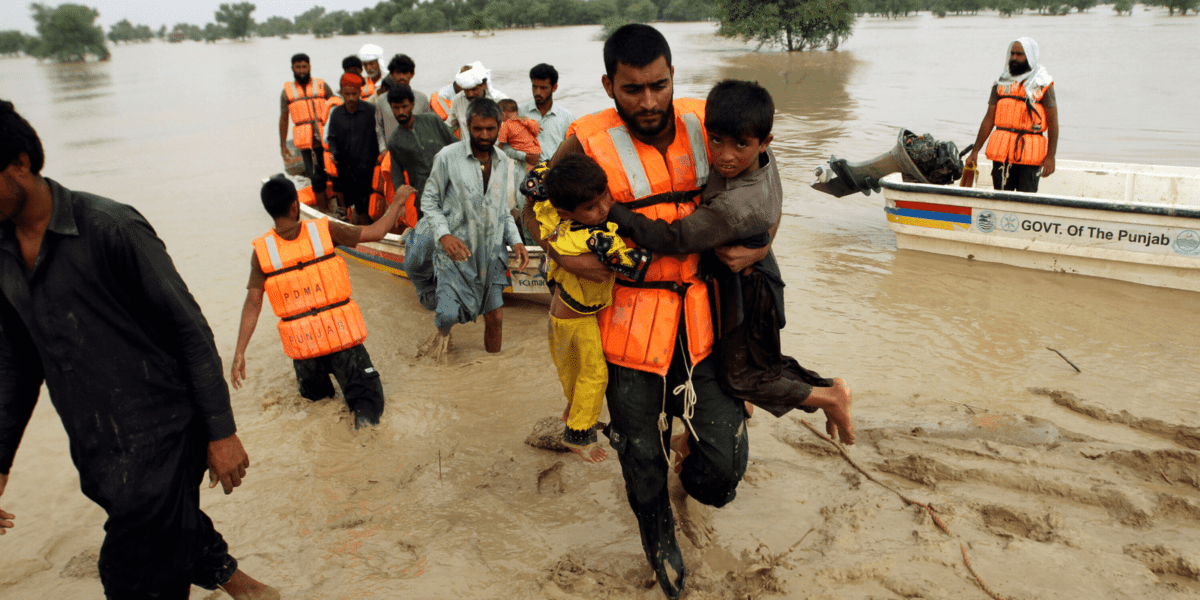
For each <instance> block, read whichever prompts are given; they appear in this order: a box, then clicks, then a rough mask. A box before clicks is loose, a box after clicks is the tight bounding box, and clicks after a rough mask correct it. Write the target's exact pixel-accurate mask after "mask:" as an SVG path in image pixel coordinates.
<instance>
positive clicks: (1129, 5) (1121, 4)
mask: <svg viewBox="0 0 1200 600" xmlns="http://www.w3.org/2000/svg"><path fill="white" fill-rule="evenodd" d="M1113 12H1115V13H1117V14H1118V15H1132V14H1133V0H1117V1H1116V2H1114V3H1113Z"/></svg>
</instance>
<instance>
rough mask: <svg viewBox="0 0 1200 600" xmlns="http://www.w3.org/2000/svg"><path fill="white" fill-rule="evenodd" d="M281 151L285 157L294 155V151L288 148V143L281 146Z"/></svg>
mask: <svg viewBox="0 0 1200 600" xmlns="http://www.w3.org/2000/svg"><path fill="white" fill-rule="evenodd" d="M279 152H280V154H282V155H283V157H284V158H290V157H291V156H292V151H291V150H289V149H288V147H287V144H284V145H282V146H280V147H279Z"/></svg>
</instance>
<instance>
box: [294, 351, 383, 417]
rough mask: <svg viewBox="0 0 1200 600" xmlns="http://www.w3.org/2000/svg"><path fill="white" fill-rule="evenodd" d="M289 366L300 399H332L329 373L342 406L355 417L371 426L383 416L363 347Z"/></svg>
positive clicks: (380, 390)
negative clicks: (342, 400)
mask: <svg viewBox="0 0 1200 600" xmlns="http://www.w3.org/2000/svg"><path fill="white" fill-rule="evenodd" d="M292 364H293V366H294V367H295V369H296V381H297V382H298V383H299V384H300V395H301V396H304V397H305V398H308V399H309V400H312V401H313V402H316V401H317V400H321V399H324V398H332V397H333V394H334V391H333V383H332V382H330V381H329V375H330V374H331V373H332V374H333V377H334V379H337V382H338V386H340V387H341V388H342V396H344V397H345V398H346V406H349V407H350V410H351V411H353V412H354V414H355V415H362V416H363V417H365V418H366V419H367V420H368V421H370V422H371V423H378V422H379V418H380V417H381V416H383V384H382V383H380V381H379V371H376V370H375V367H374V365H372V364H371V355H370V354H367V348H366V346H363V345H362V344H359V345H357V346H353V347H350V348H346V349H345V350H339V351H337V352H334V353H333V354H326V355H325V356H318V357H316V358H306V359H303V360H294V361H292Z"/></svg>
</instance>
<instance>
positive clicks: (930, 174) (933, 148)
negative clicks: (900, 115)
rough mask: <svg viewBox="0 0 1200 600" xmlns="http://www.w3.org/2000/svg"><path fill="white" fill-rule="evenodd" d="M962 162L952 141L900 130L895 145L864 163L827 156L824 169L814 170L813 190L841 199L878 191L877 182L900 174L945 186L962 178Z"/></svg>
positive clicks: (911, 179)
mask: <svg viewBox="0 0 1200 600" xmlns="http://www.w3.org/2000/svg"><path fill="white" fill-rule="evenodd" d="M962 172H963V163H962V158H961V157H960V156H959V153H958V147H957V146H955V145H954V142H939V141H937V140H935V139H933V136H932V135H929V134H928V133H927V134H925V135H917V134H915V133H913V132H911V131H909V130H907V129H901V130H900V135H899V137H898V139H897V140H896V145H895V146H894V147H893V148H892V149H891V150H890V151H889V152H887V153H885V154H880V155H879V156H876V157H875V158H872V159H871V160H868V161H864V162H856V163H851V162H846V159H844V158H838V157H836V156H830V157H829V164H828V166H820V167H817V168H816V171H815V175H816V176H817V180H816V181H815V182H813V184H812V186H813V189H815V190H817V191H821V192H825V193H826V194H830V195H833V196H836V197H838V198H841V197H842V196H849V195H850V194H856V193H858V192H862V193H864V194H866V195H868V196H870V195H871V191H872V190H874V191H876V192H878V191H879V180H880V179H882V178H883V177H885V176H887V175H891V174H892V173H903V174H904V180H905V181H914V182H917V183H932V184H936V185H946V184H950V183H954V182H955V181H956V180H957V179H958V178H960V177H962Z"/></svg>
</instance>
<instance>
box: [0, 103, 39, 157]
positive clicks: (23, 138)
mask: <svg viewBox="0 0 1200 600" xmlns="http://www.w3.org/2000/svg"><path fill="white" fill-rule="evenodd" d="M22 152H24V153H25V154H26V155H28V156H29V172H30V173H33V174H34V175H37V174H39V173H41V171H42V165H44V164H45V163H46V154H45V152H44V151H43V150H42V140H41V139H40V138H38V134H37V132H36V131H34V130H33V126H32V125H30V124H29V121H26V120H25V119H24V117H22V116H21V115H19V114H17V109H16V108H15V107H13V103H12V102H8V101H5V100H0V170H3V169H7V168H8V165H11V164H13V163H15V162H17V158H18V157H20V156H21V153H22Z"/></svg>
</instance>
